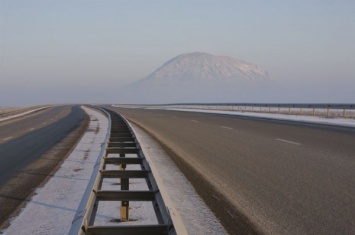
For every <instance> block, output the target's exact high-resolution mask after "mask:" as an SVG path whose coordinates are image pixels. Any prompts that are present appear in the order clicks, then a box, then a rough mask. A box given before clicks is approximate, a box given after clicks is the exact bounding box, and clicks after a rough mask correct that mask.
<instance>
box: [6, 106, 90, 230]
mask: <svg viewBox="0 0 355 235" xmlns="http://www.w3.org/2000/svg"><path fill="white" fill-rule="evenodd" d="M85 117H86V116H85V115H84V111H83V110H82V109H80V107H79V106H57V107H52V108H49V109H46V110H43V111H40V112H36V113H34V114H30V115H26V116H23V117H21V118H16V119H11V120H8V121H3V122H0V207H1V211H0V225H1V224H2V227H6V226H7V225H8V224H6V225H4V222H6V221H7V220H8V216H9V215H10V214H11V213H12V212H13V211H14V210H15V209H16V207H17V206H19V205H20V204H21V203H22V202H24V201H25V200H26V198H27V196H29V195H30V194H31V192H33V190H34V189H35V188H36V187H37V186H38V185H39V184H40V183H41V182H42V181H43V180H44V179H46V178H47V177H50V173H51V171H53V170H54V169H55V168H56V167H57V166H58V164H60V163H61V161H62V160H63V158H64V157H65V156H66V155H67V154H68V151H70V149H71V148H72V147H73V145H75V143H76V141H77V140H78V139H79V137H80V136H81V133H82V132H83V131H84V130H85V128H86V126H85V125H84V123H85V120H87V118H85Z"/></svg>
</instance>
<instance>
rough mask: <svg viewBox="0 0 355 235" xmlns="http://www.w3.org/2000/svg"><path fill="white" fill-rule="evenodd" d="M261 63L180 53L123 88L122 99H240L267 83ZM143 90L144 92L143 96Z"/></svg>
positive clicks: (138, 100)
mask: <svg viewBox="0 0 355 235" xmlns="http://www.w3.org/2000/svg"><path fill="white" fill-rule="evenodd" d="M269 82H270V79H269V76H268V73H267V72H266V71H265V70H263V69H261V68H260V67H259V66H258V65H256V64H252V63H248V62H245V61H242V60H238V59H235V58H232V57H228V56H214V55H210V54H207V53H201V52H195V53H188V54H182V55H179V56H177V57H175V58H173V59H171V60H169V61H167V62H166V63H164V64H163V65H162V66H161V67H160V68H158V69H157V70H155V71H154V72H153V73H151V74H150V75H148V76H147V77H145V78H143V79H141V80H139V81H137V82H135V83H133V84H131V85H129V86H127V87H126V88H125V89H124V90H122V91H121V96H120V100H121V102H129V103H170V102H236V101H237V100H236V99H237V98H238V97H239V98H241V97H242V96H243V94H244V93H245V92H247V91H250V92H251V91H253V90H255V89H256V88H260V87H262V86H265V85H267V84H268V83H269ZM142 94H144V96H143V97H142Z"/></svg>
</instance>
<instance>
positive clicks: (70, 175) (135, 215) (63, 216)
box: [0, 107, 226, 235]
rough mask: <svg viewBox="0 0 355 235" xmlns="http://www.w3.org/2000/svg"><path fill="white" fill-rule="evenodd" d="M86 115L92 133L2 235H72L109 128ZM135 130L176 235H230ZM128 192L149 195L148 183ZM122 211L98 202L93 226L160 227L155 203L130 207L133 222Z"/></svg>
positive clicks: (109, 183)
mask: <svg viewBox="0 0 355 235" xmlns="http://www.w3.org/2000/svg"><path fill="white" fill-rule="evenodd" d="M83 109H84V110H85V111H86V112H87V113H88V114H89V116H90V124H89V128H88V131H87V132H86V133H85V134H84V136H83V138H82V139H81V141H80V142H79V144H78V145H77V146H76V147H75V149H74V150H73V152H72V153H71V154H70V156H69V157H68V158H67V159H66V160H65V161H64V163H63V164H62V165H61V167H60V169H59V170H58V171H57V172H56V173H55V175H54V176H53V177H52V178H51V179H50V180H49V181H48V182H47V183H46V184H45V185H44V186H43V187H42V188H38V189H37V190H36V195H35V196H33V197H32V198H31V199H30V200H29V201H28V202H27V204H26V206H25V208H24V209H22V211H21V213H20V214H19V215H18V216H17V217H15V218H13V219H12V221H11V225H10V226H9V228H7V229H6V230H5V231H2V232H3V233H4V234H6V235H15V234H16V235H17V234H33V235H45V234H51V235H62V234H67V233H68V231H69V229H70V226H71V223H72V220H73V218H74V215H75V213H76V210H77V208H78V205H79V203H80V200H81V198H82V196H83V193H84V192H85V189H86V187H87V183H88V181H89V179H90V176H91V173H92V170H93V167H94V165H95V163H96V161H97V157H98V154H99V152H100V148H101V144H102V142H103V141H104V139H105V136H106V130H107V127H108V121H107V118H106V117H105V115H103V114H101V113H100V112H97V111H94V110H92V109H89V108H85V107H83ZM131 125H132V128H133V129H134V132H135V134H136V136H137V138H138V140H139V142H140V144H141V147H142V149H143V152H144V154H145V156H146V158H147V160H148V162H149V164H150V166H151V169H152V171H153V174H154V176H155V178H156V181H157V183H158V184H159V189H160V190H161V193H162V195H163V197H164V200H165V202H166V205H167V207H168V209H169V211H170V214H171V216H172V219H173V221H174V225H175V226H176V231H177V232H178V234H180V235H184V234H196V235H204V234H226V232H225V230H224V229H223V227H222V226H221V224H220V223H219V222H218V220H217V219H216V217H215V216H214V215H213V213H212V212H211V211H210V209H209V208H208V207H207V205H206V204H205V203H204V202H203V201H202V200H201V199H200V197H199V196H198V195H197V193H196V192H195V190H194V189H193V187H192V186H191V184H190V183H189V182H188V181H187V179H186V178H185V176H184V175H183V174H182V173H181V172H180V171H179V170H178V168H177V167H176V166H175V164H174V163H173V162H172V161H171V160H170V158H169V157H168V156H167V154H166V153H165V151H164V150H163V149H162V148H161V147H160V146H159V145H158V144H157V143H156V142H155V141H154V140H153V139H152V138H151V137H150V136H149V135H148V134H146V133H145V132H144V131H143V130H141V129H140V128H139V127H137V126H135V125H133V124H131ZM126 157H130V156H129V155H127V156H126ZM131 157H134V156H133V155H132V156H131ZM115 168H117V166H114V165H111V166H110V165H108V168H107V169H115ZM127 170H140V167H139V166H138V165H127ZM118 187H120V185H119V184H118V180H117V179H105V180H104V182H103V189H106V190H112V189H118ZM130 190H148V188H147V184H146V181H145V179H131V180H130ZM119 211H120V203H119V202H114V204H112V202H100V204H99V208H98V211H97V215H96V219H95V225H118V224H121V225H123V226H124V225H133V224H134V225H138V224H139V225H141V224H157V223H158V222H157V219H156V216H155V212H154V209H153V207H152V203H151V202H130V212H129V213H130V220H131V221H129V222H124V223H119V222H118V220H117V219H118V216H119ZM0 233H1V232H0Z"/></svg>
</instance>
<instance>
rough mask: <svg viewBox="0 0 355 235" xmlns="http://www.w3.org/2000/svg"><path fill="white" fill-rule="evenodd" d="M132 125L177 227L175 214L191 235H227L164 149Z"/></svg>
mask: <svg viewBox="0 0 355 235" xmlns="http://www.w3.org/2000/svg"><path fill="white" fill-rule="evenodd" d="M130 125H131V126H132V127H133V130H134V133H135V134H136V136H137V139H138V142H139V143H140V145H141V147H142V149H143V152H144V155H145V157H146V158H147V161H148V162H149V165H150V167H151V169H152V171H153V174H154V177H155V179H156V181H157V183H158V184H159V189H160V191H161V193H162V195H163V198H164V201H165V203H166V204H167V207H168V208H169V211H170V213H171V214H172V217H173V221H174V224H175V220H174V214H176V215H177V216H178V217H179V218H177V221H179V220H182V223H183V225H182V226H184V228H185V229H186V231H187V233H188V234H194V235H204V234H227V233H226V231H225V230H224V228H223V227H222V225H221V224H220V223H219V222H218V220H217V218H216V217H215V216H214V214H213V213H212V212H211V210H210V209H209V208H208V207H207V205H206V204H205V203H204V202H203V201H202V199H201V198H200V197H199V196H198V195H197V193H196V191H195V190H194V188H193V187H192V185H191V184H190V183H189V182H188V181H187V179H186V178H185V176H184V175H183V174H182V173H181V171H180V170H179V169H178V168H177V167H176V165H175V164H174V163H173V162H172V160H171V159H170V158H169V156H168V155H167V154H166V153H165V151H164V150H163V149H162V148H161V146H160V145H159V144H157V143H156V142H155V141H154V140H153V139H152V137H150V136H149V135H148V134H147V133H145V132H144V131H143V130H142V129H140V128H139V127H138V126H136V125H134V124H130ZM184 228H182V230H184ZM177 231H178V229H177ZM181 234H182V233H181Z"/></svg>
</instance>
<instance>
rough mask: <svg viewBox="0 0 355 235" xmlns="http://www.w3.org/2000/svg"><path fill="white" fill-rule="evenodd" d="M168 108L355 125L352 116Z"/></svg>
mask: <svg viewBox="0 0 355 235" xmlns="http://www.w3.org/2000/svg"><path fill="white" fill-rule="evenodd" d="M156 109H157V108H156ZM168 110H174V111H184V112H199V113H217V114H228V115H236V116H246V117H258V118H267V119H275V120H285V121H296V122H305V123H317V124H326V125H336V126H344V127H355V119H350V118H323V117H313V116H304V115H286V114H272V113H252V112H238V111H216V110H200V109H176V108H171V109H168Z"/></svg>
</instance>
